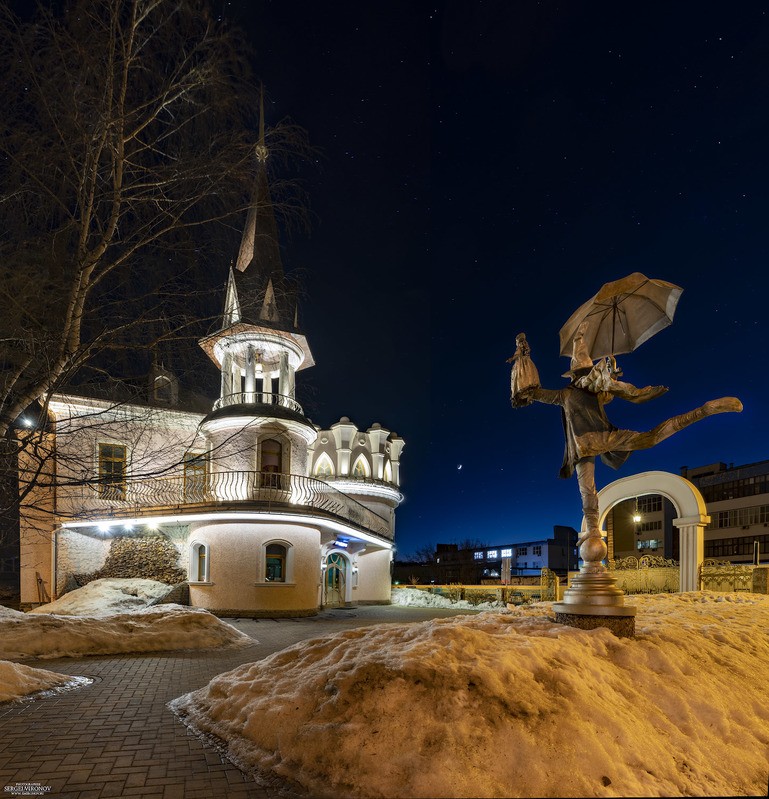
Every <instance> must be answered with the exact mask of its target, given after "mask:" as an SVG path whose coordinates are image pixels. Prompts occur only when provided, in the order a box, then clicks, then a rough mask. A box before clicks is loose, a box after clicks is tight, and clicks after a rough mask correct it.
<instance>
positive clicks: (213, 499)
mask: <svg viewBox="0 0 769 799" xmlns="http://www.w3.org/2000/svg"><path fill="white" fill-rule="evenodd" d="M56 505H57V507H56V512H57V515H58V516H59V517H60V518H62V520H67V521H71V520H75V519H78V520H84V519H89V518H92V519H93V521H94V524H96V523H98V522H99V521H101V520H104V519H106V518H127V517H131V516H137V515H153V514H158V513H162V512H168V511H169V510H173V511H174V512H175V513H178V514H184V513H193V512H199V511H201V510H207V511H210V510H217V509H224V508H225V507H226V508H227V509H230V510H233V509H238V510H255V511H259V512H266V513H289V514H291V513H294V514H300V513H302V514H310V515H320V516H325V517H331V518H333V519H335V520H338V521H340V522H342V523H344V524H348V525H351V526H353V527H356V528H358V529H360V530H363V531H366V532H371V533H374V534H375V535H378V536H381V537H383V538H386V539H388V540H392V538H393V531H392V528H391V526H390V522H389V521H388V520H387V519H384V518H382V517H381V516H379V515H378V514H376V513H374V512H373V511H372V510H370V509H369V508H367V507H366V506H365V505H362V504H361V503H360V502H358V501H357V500H355V499H353V498H352V497H350V496H348V495H347V494H344V493H342V492H341V491H339V490H338V489H336V488H334V487H333V486H331V485H329V484H328V483H325V482H323V480H315V479H313V478H312V477H305V476H304V475H299V474H279V473H275V472H216V473H213V474H208V475H199V474H193V475H189V474H188V475H187V476H186V477H185V476H184V475H174V476H170V477H145V478H139V479H133V480H126V481H125V482H123V483H110V484H104V483H98V482H97V483H81V484H77V485H67V484H63V485H59V487H58V489H57V502H56Z"/></svg>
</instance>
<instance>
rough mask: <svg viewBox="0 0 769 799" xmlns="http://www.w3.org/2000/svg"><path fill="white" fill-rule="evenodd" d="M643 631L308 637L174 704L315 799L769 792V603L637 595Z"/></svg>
mask: <svg viewBox="0 0 769 799" xmlns="http://www.w3.org/2000/svg"><path fill="white" fill-rule="evenodd" d="M632 603H633V604H634V605H635V606H637V608H638V617H637V626H636V630H637V636H636V638H635V639H619V638H616V637H614V636H613V635H612V634H611V633H610V632H608V631H607V630H603V629H600V630H592V631H582V630H576V629H573V628H570V627H564V626H561V625H556V624H555V623H554V622H553V621H552V612H551V611H549V609H548V604H547V603H543V604H540V605H538V606H531V607H525V608H521V609H518V610H516V611H513V612H502V613H500V612H487V613H481V614H477V615H466V616H458V617H454V618H451V619H441V620H433V621H429V622H423V623H418V624H409V625H389V624H388V625H379V626H377V627H369V628H363V629H356V630H350V631H346V632H341V633H337V634H335V635H331V636H328V637H326V638H319V639H315V640H311V641H307V642H304V643H301V644H297V645H295V646H293V647H290V648H289V649H286V650H284V651H282V652H278V653H276V654H274V655H271V656H270V657H268V658H265V659H264V660H262V661H259V662H257V663H252V664H247V665H245V666H241V667H240V668H238V669H235V670H234V671H231V672H228V673H226V674H223V675H220V676H218V677H216V678H215V679H214V680H212V682H211V683H209V685H208V686H206V687H205V688H202V689H201V690H199V691H196V692H194V693H191V694H187V695H185V696H183V697H180V698H179V699H177V700H175V702H174V703H172V707H173V709H174V710H175V711H176V712H177V713H179V714H180V715H181V716H182V718H183V719H184V720H185V722H186V723H187V724H189V725H190V726H191V727H193V729H195V730H197V731H198V732H202V733H204V734H208V735H213V736H215V737H217V738H219V739H220V740H221V741H223V742H224V743H225V745H226V746H227V747H228V750H229V753H230V756H231V757H232V758H233V759H234V760H236V761H237V762H240V763H241V764H245V765H248V766H251V767H252V768H254V769H255V770H256V771H257V772H261V773H262V774H265V775H269V774H277V775H280V776H282V777H283V778H285V779H287V780H292V781H294V782H296V783H298V784H299V785H300V786H302V787H303V788H304V789H305V790H306V791H307V792H308V793H309V795H311V796H313V797H332V796H333V797H356V799H357V798H358V797H414V798H416V797H475V796H488V797H513V796H676V795H678V796H681V795H690V796H691V795H693V796H703V795H710V796H723V795H727V796H735V795H756V794H761V795H763V794H764V793H765V791H766V784H767V771H768V769H769V756H768V754H767V752H768V751H769V749H768V748H767V747H768V745H769V703H767V701H766V685H767V683H768V682H769V633H768V631H769V597H766V596H759V595H754V594H713V593H688V594H673V595H663V596H652V597H633V598H632Z"/></svg>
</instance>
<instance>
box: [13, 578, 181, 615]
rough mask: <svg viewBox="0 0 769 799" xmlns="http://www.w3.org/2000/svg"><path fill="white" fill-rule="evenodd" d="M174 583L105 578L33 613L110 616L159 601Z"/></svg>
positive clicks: (65, 595) (71, 592)
mask: <svg viewBox="0 0 769 799" xmlns="http://www.w3.org/2000/svg"><path fill="white" fill-rule="evenodd" d="M171 588H172V586H170V585H168V584H167V583H161V582H158V581H157V580H140V579H134V578H117V577H104V578H102V579H100V580H94V581H93V582H90V583H87V584H86V585H84V586H83V587H82V588H77V589H76V590H74V591H70V592H69V593H67V594H64V596H63V597H61V598H59V599H56V600H54V601H53V602H49V603H48V604H47V605H41V606H40V607H37V608H35V609H34V610H30V611H29V612H30V613H56V614H57V615H59V616H109V615H112V614H114V613H128V612H131V611H133V610H141V609H142V608H146V607H148V606H150V605H154V604H156V603H157V602H158V601H159V600H161V599H163V597H165V596H167V595H168V592H169V591H170V590H171Z"/></svg>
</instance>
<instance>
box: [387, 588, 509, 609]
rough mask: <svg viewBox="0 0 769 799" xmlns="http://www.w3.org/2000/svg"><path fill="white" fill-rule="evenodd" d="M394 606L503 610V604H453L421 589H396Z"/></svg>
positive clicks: (393, 593) (462, 602)
mask: <svg viewBox="0 0 769 799" xmlns="http://www.w3.org/2000/svg"><path fill="white" fill-rule="evenodd" d="M391 597H392V603H393V605H404V606H410V607H415V608H453V609H454V610H502V609H503V608H504V607H505V605H504V603H503V602H481V603H479V604H477V605H473V604H472V603H471V602H467V601H466V600H464V599H460V600H458V601H457V602H452V601H451V600H450V599H449V598H448V597H445V596H441V595H440V594H431V593H430V592H429V591H424V590H420V589H419V588H395V589H393V591H392V594H391Z"/></svg>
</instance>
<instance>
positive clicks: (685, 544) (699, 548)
mask: <svg viewBox="0 0 769 799" xmlns="http://www.w3.org/2000/svg"><path fill="white" fill-rule="evenodd" d="M709 523H710V516H706V515H704V514H697V515H696V516H682V517H681V518H680V519H673V526H674V527H677V528H678V534H679V536H680V540H681V565H680V567H679V568H680V589H679V590H680V591H699V590H700V565H701V564H702V561H703V560H704V559H705V533H704V530H705V527H707V525H708V524H709Z"/></svg>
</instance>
